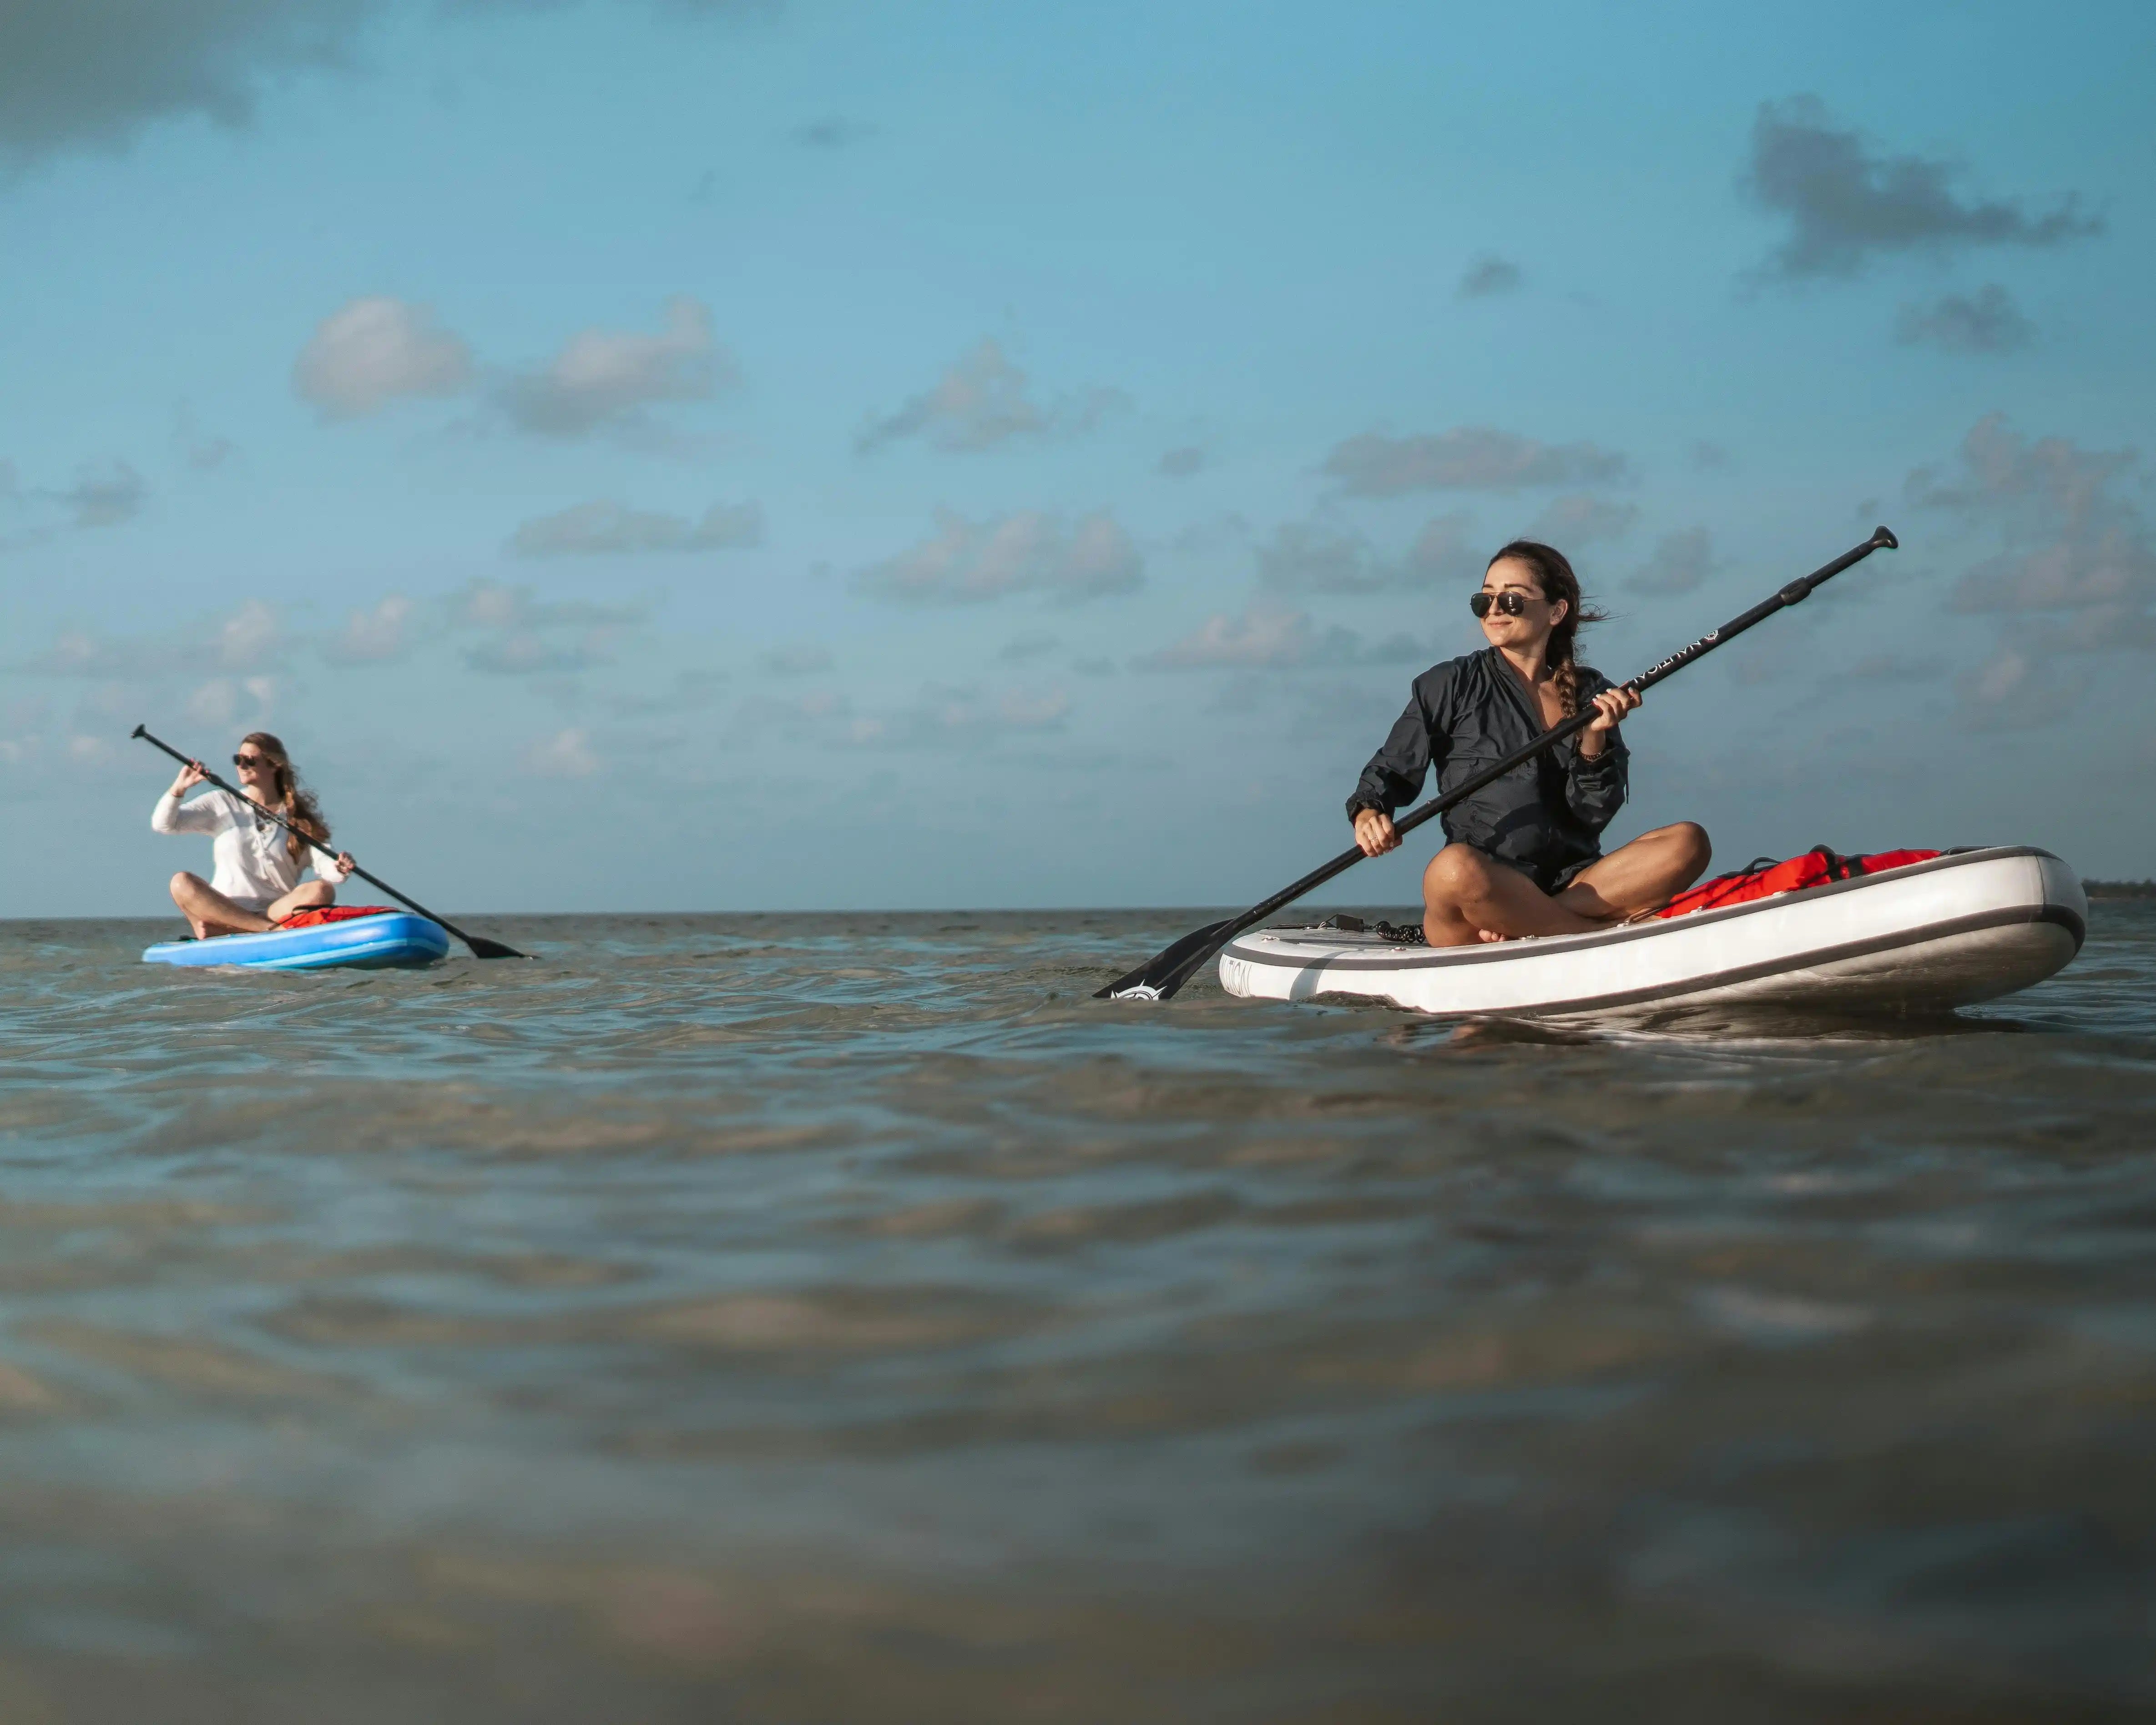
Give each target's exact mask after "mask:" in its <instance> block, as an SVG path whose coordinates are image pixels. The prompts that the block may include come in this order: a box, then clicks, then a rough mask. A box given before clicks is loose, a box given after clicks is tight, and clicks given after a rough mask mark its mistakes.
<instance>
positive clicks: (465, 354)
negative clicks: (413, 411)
mask: <svg viewBox="0 0 2156 1725" xmlns="http://www.w3.org/2000/svg"><path fill="white" fill-rule="evenodd" d="M471 377H472V361H471V352H470V349H469V348H467V347H465V344H464V343H463V341H460V340H459V339H458V338H457V337H456V336H453V335H451V334H450V333H449V331H446V330H444V329H441V328H439V327H438V326H436V324H435V322H434V314H433V312H431V311H429V310H428V308H427V307H425V306H423V305H408V304H406V303H405V302H404V301H403V300H393V299H390V298H388V297H387V296H385V295H373V296H371V297H369V298H366V299H360V300H352V301H351V302H350V303H349V304H348V305H341V306H340V307H338V309H337V310H336V311H332V312H331V314H330V315H329V316H327V317H326V318H324V319H323V320H322V321H321V322H320V323H319V324H317V325H316V326H315V333H314V335H313V336H311V338H310V339H309V340H308V342H307V345H306V346H305V347H303V348H301V349H300V357H299V358H298V359H297V360H295V362H293V365H292V387H293V388H294V389H295V390H297V391H298V392H299V393H300V397H301V398H302V399H304V400H306V401H310V402H312V403H314V404H315V406H316V408H318V409H320V410H321V415H322V417H323V418H326V419H349V418H357V416H359V415H361V414H362V413H373V412H375V411H376V410H377V408H382V407H384V406H386V405H387V404H388V403H390V402H393V401H394V400H396V399H397V398H398V397H399V396H407V395H454V394H455V393H457V392H458V391H459V390H460V389H462V388H465V386H466V385H467V384H468V383H470V382H471Z"/></svg>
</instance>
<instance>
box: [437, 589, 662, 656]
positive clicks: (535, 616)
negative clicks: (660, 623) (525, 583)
mask: <svg viewBox="0 0 2156 1725" xmlns="http://www.w3.org/2000/svg"><path fill="white" fill-rule="evenodd" d="M644 614H645V613H644V608H643V607H642V606H640V605H595V604H592V603H588V602H586V601H583V600H574V599H571V600H560V601H554V602H546V601H542V600H539V599H536V598H533V597H532V595H531V589H530V588H524V587H507V586H504V585H503V584H502V583H500V582H496V581H485V580H473V581H470V582H468V583H465V587H464V588H463V590H462V591H461V592H459V593H457V594H456V595H454V597H453V598H451V599H450V601H449V619H450V621H451V622H452V623H453V624H457V625H459V626H461V627H465V628H474V629H485V630H486V631H488V634H489V638H488V639H485V640H483V641H481V642H480V643H479V644H477V645H476V646H474V647H471V648H469V649H466V651H465V664H466V665H470V667H471V668H472V669H473V670H481V671H488V672H491V673H494V674H495V675H500V676H534V675H549V674H552V675H567V674H569V673H571V672H574V671H581V670H590V669H591V668H592V667H593V666H594V665H604V664H606V663H608V661H609V660H610V658H611V656H612V655H611V650H610V649H611V648H612V645H613V641H614V639H615V637H616V636H617V635H618V634H619V633H620V631H621V630H622V629H624V628H625V627H627V626H629V624H635V623H639V622H641V621H643V619H644Z"/></svg>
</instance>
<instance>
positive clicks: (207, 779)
mask: <svg viewBox="0 0 2156 1725" xmlns="http://www.w3.org/2000/svg"><path fill="white" fill-rule="evenodd" d="M130 734H131V735H132V736H136V737H141V739H142V741H143V742H146V743H148V744H149V745H150V746H151V747H152V748H157V749H162V750H163V751H164V752H166V753H167V754H168V755H170V756H171V757H172V758H173V759H174V760H175V761H177V762H179V763H180V764H181V765H182V767H193V766H197V765H199V764H200V763H199V762H197V761H196V760H195V758H194V757H193V756H192V755H183V754H182V753H181V752H179V751H178V750H177V749H176V748H174V747H172V744H170V743H169V742H166V741H164V739H163V738H162V737H156V736H153V735H152V734H151V732H150V731H149V729H148V728H147V727H146V726H141V725H137V726H136V727H135V729H134V730H133V732H131V733H130ZM202 771H203V782H204V783H208V784H213V785H215V786H216V787H217V788H218V789H219V790H221V791H223V792H225V793H228V795H231V796H234V797H237V798H239V800H240V801H241V802H243V803H246V804H247V806H248V807H249V808H250V809H253V810H254V812H255V813H256V814H260V815H264V816H266V817H267V818H268V819H271V820H274V821H275V822H276V823H277V824H278V825H279V826H280V827H282V828H284V829H285V831H286V832H288V833H292V834H297V835H298V836H299V837H300V838H301V839H305V841H306V842H307V843H308V844H309V845H313V846H314V848H315V849H316V850H325V854H326V848H325V847H324V845H322V843H321V840H320V839H316V837H315V835H314V834H311V833H310V832H308V831H306V830H305V829H304V828H301V827H298V826H295V825H294V824H292V823H291V822H290V821H289V820H287V819H285V817H284V816H283V815H281V814H278V813H277V811H276V810H275V809H265V808H264V807H263V806H262V804H260V803H258V802H256V801H255V800H254V798H252V797H250V796H249V795H248V794H247V793H246V792H244V791H243V790H239V789H237V788H234V787H233V786H231V785H228V784H227V783H225V782H224V781H223V779H222V778H218V776H217V774H215V773H213V772H211V771H210V770H209V768H207V767H204V768H203V770H202ZM352 873H353V874H355V875H358V876H359V878H360V879H361V880H364V881H366V882H367V885H368V886H372V887H373V888H375V889H376V890H377V891H381V892H386V893H388V895H389V896H390V897H392V898H393V899H395V900H396V901H397V902H398V904H400V905H403V906H404V907H405V908H406V909H407V910H410V911H418V913H419V914H420V915H421V916H424V917H425V918H426V919H427V920H428V921H429V922H439V923H440V924H441V925H442V927H444V928H446V929H448V930H449V932H450V933H451V934H453V935H454V936H455V937H457V938H458V939H459V940H460V941H462V942H464V943H465V945H466V946H468V947H470V948H471V949H472V951H473V952H476V953H478V954H479V956H480V957H482V958H490V957H503V958H521V957H524V956H525V955H524V954H523V953H521V952H517V951H516V949H515V948H514V947H505V946H503V945H502V943H501V942H500V941H490V940H486V939H484V938H477V939H475V938H474V937H472V936H470V935H468V934H466V933H465V932H464V930H462V929H461V928H459V927H457V925H456V924H455V923H454V922H450V921H449V918H448V917H446V916H436V915H435V914H434V912H433V911H430V910H429V909H428V908H427V907H426V906H424V905H423V904H421V903H420V902H419V901H418V900H417V899H415V898H407V897H405V896H404V895H403V893H401V892H399V891H398V890H397V889H396V888H395V887H393V886H391V885H390V884H389V883H388V881H387V880H383V879H382V878H381V876H379V875H370V874H368V873H367V870H365V869H362V868H361V867H360V866H359V865H358V864H357V863H354V864H353V865H352Z"/></svg>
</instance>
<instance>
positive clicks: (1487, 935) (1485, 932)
mask: <svg viewBox="0 0 2156 1725" xmlns="http://www.w3.org/2000/svg"><path fill="white" fill-rule="evenodd" d="M1475 938H1476V939H1477V940H1478V941H1491V942H1496V941H1508V940H1510V939H1512V936H1510V935H1509V934H1500V933H1498V932H1497V931H1496V929H1494V928H1478V929H1476V931H1475Z"/></svg>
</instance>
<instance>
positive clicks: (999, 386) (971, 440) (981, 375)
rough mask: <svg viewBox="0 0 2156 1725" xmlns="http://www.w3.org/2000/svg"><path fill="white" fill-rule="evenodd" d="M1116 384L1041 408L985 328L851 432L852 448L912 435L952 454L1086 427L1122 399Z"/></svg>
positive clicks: (868, 449)
mask: <svg viewBox="0 0 2156 1725" xmlns="http://www.w3.org/2000/svg"><path fill="white" fill-rule="evenodd" d="M1126 404H1127V397H1125V396H1124V394H1123V393H1122V391H1121V390H1116V389H1091V390H1087V391H1086V392H1084V393H1081V394H1080V395H1077V396H1075V397H1072V398H1068V399H1066V400H1064V401H1061V402H1059V403H1056V404H1055V406H1053V407H1052V408H1043V407H1041V406H1039V404H1038V403H1035V402H1034V400H1033V399H1032V398H1030V397H1029V395H1028V394H1027V393H1026V378H1025V373H1024V372H1023V371H1021V370H1019V367H1017V366H1016V365H1014V363H1012V362H1011V360H1010V359H1009V357H1008V356H1007V355H1005V353H1004V350H1003V346H1002V344H1001V343H1000V342H998V341H997V340H996V339H995V337H993V336H983V337H982V338H981V340H980V341H979V343H978V345H977V346H975V347H972V348H971V349H969V350H968V352H965V353H963V354H962V355H960V356H959V357H958V358H957V360H955V361H953V362H952V364H951V366H950V367H949V368H948V369H947V370H946V371H945V372H944V373H943V375H942V377H941V378H939V379H938V380H937V382H936V385H935V387H934V388H932V389H929V390H927V391H926V392H925V393H922V394H920V395H916V396H915V397H914V398H912V399H911V400H910V401H908V402H907V403H906V404H905V405H904V406H903V407H901V408H899V409H898V410H897V411H896V413H890V414H887V415H885V417H884V418H880V419H871V420H870V422H869V424H867V425H866V426H865V427H864V428H863V429H862V430H861V432H860V435H859V436H857V437H856V438H855V439H854V449H855V452H856V453H857V454H871V453H873V452H874V451H875V450H877V449H881V448H882V447H883V446H884V445H885V444H893V443H898V442H901V441H903V440H904V439H907V438H912V437H918V438H920V439H922V440H924V441H925V442H927V444H929V445H930V447H931V448H933V449H943V450H947V451H950V452H952V453H956V454H970V453H974V452H978V451H979V450H983V449H994V448H995V447H996V446H997V445H998V444H1004V443H1008V442H1009V441H1011V440H1012V439H1017V438H1028V437H1041V436H1046V435H1049V434H1055V433H1075V432H1082V431H1090V430H1091V429H1093V427H1094V426H1095V425H1096V424H1098V423H1099V421H1100V419H1101V415H1102V414H1104V413H1108V412H1110V411H1111V410H1112V409H1114V408H1118V407H1122V406H1124V405H1126Z"/></svg>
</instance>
